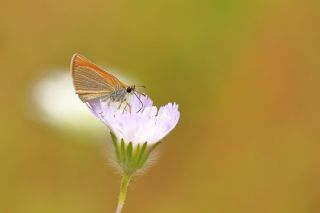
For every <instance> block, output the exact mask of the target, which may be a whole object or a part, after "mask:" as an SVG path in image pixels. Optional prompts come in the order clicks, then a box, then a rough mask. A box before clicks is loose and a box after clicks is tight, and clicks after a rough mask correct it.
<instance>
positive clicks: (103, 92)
mask: <svg viewBox="0 0 320 213" xmlns="http://www.w3.org/2000/svg"><path fill="white" fill-rule="evenodd" d="M71 73H72V78H73V85H74V87H75V90H76V93H77V94H78V95H79V98H80V99H81V100H82V101H85V102H86V101H89V100H92V99H96V98H99V97H103V96H108V95H110V94H111V93H112V92H114V91H116V90H119V89H125V88H127V85H126V84H124V83H122V82H121V81H120V80H118V79H117V78H116V77H115V76H113V75H112V74H110V73H108V72H106V71H104V70H103V69H101V68H100V67H98V66H97V65H95V64H93V63H92V62H91V61H90V60H88V59H87V58H85V57H84V56H82V55H80V54H74V55H73V57H72V60H71Z"/></svg>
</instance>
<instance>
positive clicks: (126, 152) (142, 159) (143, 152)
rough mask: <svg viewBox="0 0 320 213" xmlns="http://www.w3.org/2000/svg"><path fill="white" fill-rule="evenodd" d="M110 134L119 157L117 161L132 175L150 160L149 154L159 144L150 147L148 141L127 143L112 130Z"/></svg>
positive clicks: (124, 171) (122, 168)
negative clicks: (119, 138)
mask: <svg viewBox="0 0 320 213" xmlns="http://www.w3.org/2000/svg"><path fill="white" fill-rule="evenodd" d="M110 134H111V138H112V142H113V146H114V150H115V154H116V158H117V159H116V160H117V161H116V162H117V163H118V165H119V166H120V168H121V170H122V172H123V173H124V174H126V175H132V174H134V173H136V172H137V171H138V170H140V169H142V168H143V166H144V165H145V164H146V162H147V160H148V157H149V154H150V153H151V152H152V151H153V150H154V149H155V147H156V146H157V145H158V144H159V143H157V144H154V145H152V146H150V147H148V143H147V142H145V143H143V144H137V145H133V144H132V142H129V143H126V142H125V141H124V140H123V139H121V140H120V141H119V140H118V139H117V138H116V136H115V134H114V133H112V132H110Z"/></svg>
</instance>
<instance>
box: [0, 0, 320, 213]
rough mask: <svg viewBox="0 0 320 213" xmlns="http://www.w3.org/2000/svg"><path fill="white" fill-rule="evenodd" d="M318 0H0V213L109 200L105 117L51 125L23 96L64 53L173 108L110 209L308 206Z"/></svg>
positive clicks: (311, 205) (319, 84) (315, 157)
mask: <svg viewBox="0 0 320 213" xmlns="http://www.w3.org/2000/svg"><path fill="white" fill-rule="evenodd" d="M319 11H320V4H319V3H318V1H312V0H310V1H302V0H301V1H298V0H292V1H288V0H271V1H253V0H244V1H236V0H214V1H201V0H200V1H122V0H120V1H103V0H92V1H75V0H71V1H62V0H56V1H53V0H51V1H42V0H29V1H17V0H13V1H10V2H9V1H1V9H0V12H1V19H0V26H1V28H0V56H1V57H0V64H1V79H2V81H1V84H0V89H1V105H0V114H1V117H0V118H1V122H0V133H1V134H0V142H1V143H0V168H1V170H0V171H1V173H0V212H5V213H20V212H21V213H37V212H48V213H60V212H68V213H72V212H75V213H87V212H95V213H100V212H101V213H102V212H114V209H115V206H116V199H117V196H118V190H119V182H120V178H119V176H118V175H117V174H116V173H115V172H114V170H113V169H112V168H110V167H109V166H108V165H107V156H106V155H107V154H106V152H105V146H106V143H108V142H110V141H109V138H110V136H109V135H108V131H107V129H106V128H103V125H102V124H100V122H99V121H95V120H94V121H93V122H96V125H97V126H99V127H101V128H103V130H104V131H105V133H103V135H100V136H95V134H93V132H91V133H90V131H87V133H86V134H83V129H82V128H83V127H81V125H80V126H79V127H76V128H77V129H73V130H69V128H68V127H67V126H68V125H65V126H64V127H62V128H56V126H53V125H51V124H49V123H48V122H42V121H41V119H46V118H45V116H46V115H45V114H43V113H41V112H40V111H39V109H38V108H37V107H35V104H34V101H33V98H34V95H33V91H34V89H32V88H33V86H34V85H35V84H37V81H38V80H39V78H40V77H41V76H43V75H45V73H50V70H52V69H63V70H68V67H69V63H70V59H71V56H72V54H73V53H75V52H78V53H81V54H83V55H85V56H86V57H88V58H89V59H91V60H93V61H94V62H96V63H97V64H99V65H101V66H103V67H105V68H108V67H110V68H114V69H116V70H118V71H120V72H121V74H122V75H124V76H130V77H131V78H134V79H135V80H137V81H138V82H139V84H143V85H146V86H147V93H148V94H149V95H150V96H151V97H152V98H153V100H154V102H155V104H156V105H158V106H160V105H163V104H165V103H167V102H169V101H175V102H177V103H178V104H179V107H180V110H181V119H180V122H179V123H178V125H177V127H176V129H175V130H174V131H173V132H172V133H171V134H170V135H169V136H168V137H166V138H165V139H164V141H163V144H162V145H161V147H162V150H161V155H160V159H159V161H158V162H157V163H156V164H155V165H154V166H153V167H152V168H151V169H149V170H148V171H147V172H146V174H144V175H142V176H139V177H137V178H136V179H135V180H134V181H133V183H132V184H131V186H130V189H129V192H128V199H127V202H126V205H125V207H124V212H132V213H133V212H137V213H138V212H147V213H149V212H150V213H162V212H170V213H171V212H173V213H175V212H177V213H179V212H219V213H233V212H234V213H242V212H243V213H248V212H253V213H256V212H261V213H264V212H272V213H278V212H279V213H283V212H290V213H292V212H297V213H298V212H299V213H300V212H301V213H305V212H308V213H309V212H320V199H319V198H320V183H319V180H320V153H319V152H320V92H319V91H320V71H319V69H320V60H319V57H320V25H319V21H320V13H319ZM127 83H130V84H131V83H136V82H127ZM57 94H58V95H59V93H57ZM57 94H56V95H57ZM61 95H62V94H61ZM48 98H49V99H48V100H49V106H50V98H51V97H50V96H49V97H48ZM52 102H55V100H54V99H53V100H52ZM47 103H48V101H47ZM54 105H55V104H54V103H52V106H54ZM83 108H86V106H85V105H83ZM69 110H70V109H69ZM71 110H72V109H71ZM77 122H79V123H81V122H85V121H81V119H79V121H77Z"/></svg>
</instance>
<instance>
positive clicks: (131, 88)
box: [126, 85, 136, 93]
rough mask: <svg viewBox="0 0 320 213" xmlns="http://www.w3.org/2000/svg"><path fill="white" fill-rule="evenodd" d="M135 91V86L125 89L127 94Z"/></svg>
mask: <svg viewBox="0 0 320 213" xmlns="http://www.w3.org/2000/svg"><path fill="white" fill-rule="evenodd" d="M135 90H136V86H135V85H132V86H128V87H127V88H126V91H127V93H131V92H133V91H135Z"/></svg>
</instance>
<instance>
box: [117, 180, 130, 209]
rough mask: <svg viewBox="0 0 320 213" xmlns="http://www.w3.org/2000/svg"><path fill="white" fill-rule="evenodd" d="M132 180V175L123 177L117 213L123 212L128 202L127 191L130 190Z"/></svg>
mask: <svg viewBox="0 0 320 213" xmlns="http://www.w3.org/2000/svg"><path fill="white" fill-rule="evenodd" d="M130 179H131V176H130V175H127V174H124V175H123V176H122V179H121V185H120V193H119V197H118V206H117V210H116V213H121V211H122V207H123V205H124V201H125V200H126V196H127V190H128V185H129V182H130Z"/></svg>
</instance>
